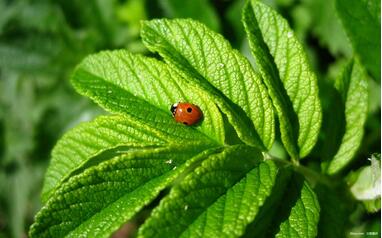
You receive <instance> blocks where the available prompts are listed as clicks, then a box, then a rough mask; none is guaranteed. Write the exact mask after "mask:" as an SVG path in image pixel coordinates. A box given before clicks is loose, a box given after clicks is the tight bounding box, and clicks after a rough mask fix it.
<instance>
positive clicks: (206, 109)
mask: <svg viewBox="0 0 382 238" xmlns="http://www.w3.org/2000/svg"><path fill="white" fill-rule="evenodd" d="M72 83H73V85H74V87H75V88H76V90H77V91H78V92H79V93H81V94H83V95H85V96H88V97H90V98H91V99H93V100H94V101H95V102H97V103H98V104H100V105H101V106H102V107H104V108H105V109H106V110H109V111H111V112H115V113H123V114H124V115H126V116H129V117H131V118H134V119H135V120H142V121H144V122H145V123H148V124H150V125H151V126H152V127H154V128H157V129H158V130H162V131H163V132H165V133H170V131H171V130H174V131H177V130H183V131H184V125H180V124H179V123H175V122H174V120H173V119H172V115H171V112H170V108H171V105H172V104H174V103H176V102H182V101H183V102H191V103H193V104H196V105H198V106H199V107H200V108H201V110H202V111H203V121H202V122H201V123H199V125H198V126H197V127H194V128H195V129H197V130H199V131H200V132H202V133H203V134H205V135H206V136H207V137H209V138H210V140H212V141H215V142H216V143H219V144H222V143H223V142H224V130H223V128H224V126H223V121H222V118H221V114H220V112H219V110H218V108H217V107H216V105H215V104H214V102H213V101H212V100H211V99H210V97H209V96H208V95H206V94H205V93H204V92H202V91H201V90H198V89H197V88H195V87H193V86H191V85H188V84H186V83H185V81H184V79H183V78H182V77H181V76H180V75H179V74H177V73H176V72H175V71H173V70H171V69H170V68H169V67H168V66H167V65H165V64H164V63H162V62H160V61H158V60H156V59H153V58H148V57H144V56H141V55H134V54H131V53H129V52H128V51H126V50H118V51H105V52H101V53H98V54H95V55H92V56H89V57H87V58H86V59H85V60H84V61H83V62H82V63H81V64H80V65H79V66H78V67H77V68H76V70H75V71H74V74H73V76H72ZM159 124H160V125H159ZM171 128H173V129H171ZM179 128H181V129H179ZM188 131H190V129H189V130H188ZM182 133H183V132H182ZM178 134H179V133H178Z"/></svg>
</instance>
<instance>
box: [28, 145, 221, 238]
mask: <svg viewBox="0 0 382 238" xmlns="http://www.w3.org/2000/svg"><path fill="white" fill-rule="evenodd" d="M203 147H205V145H201V144H197V143H189V144H183V146H182V147H179V146H167V147H162V148H154V149H150V150H145V151H135V152H130V153H122V154H120V155H115V156H114V157H113V158H111V159H109V160H107V161H104V162H101V163H100V164H98V165H97V166H93V167H91V168H89V169H87V170H85V171H84V172H82V173H80V174H78V175H75V176H72V177H71V178H70V179H69V180H68V181H67V182H65V183H63V184H62V185H61V186H60V188H59V189H58V190H57V191H56V192H55V194H54V196H52V197H51V198H50V199H49V200H48V202H47V203H46V204H45V206H44V207H43V208H42V209H41V211H40V212H39V213H38V214H37V215H36V222H35V224H34V225H33V226H32V227H31V230H30V236H31V237H80V236H82V237H109V235H110V233H111V232H113V231H115V230H116V229H117V228H118V227H120V226H121V225H122V224H123V223H124V222H126V221H127V220H128V219H130V218H131V217H132V216H133V215H134V214H136V213H137V212H138V211H139V210H140V209H141V208H142V207H143V206H144V205H146V204H147V203H149V202H150V201H151V200H152V199H154V198H155V197H156V196H157V195H158V193H159V192H160V191H161V190H162V189H163V188H164V187H165V186H167V185H168V184H170V183H171V182H173V180H174V179H175V178H176V177H177V176H178V175H179V174H181V173H182V172H184V170H185V169H186V168H188V167H189V166H190V165H192V164H193V163H194V162H197V161H198V160H201V159H203V158H205V157H206V156H208V155H209V154H211V153H217V152H218V151H219V150H209V151H205V152H203V153H201V154H199V155H198V156H195V155H197V154H198V153H199V151H200V150H201V148H203ZM194 156H195V157H194ZM192 157H194V158H193V159H191V158H192Z"/></svg>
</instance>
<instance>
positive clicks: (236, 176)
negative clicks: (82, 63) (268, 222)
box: [139, 146, 278, 237]
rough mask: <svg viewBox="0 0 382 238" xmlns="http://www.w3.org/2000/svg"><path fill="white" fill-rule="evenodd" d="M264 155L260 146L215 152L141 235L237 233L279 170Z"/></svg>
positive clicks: (166, 200) (255, 210) (251, 217)
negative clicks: (264, 159) (264, 158)
mask: <svg viewBox="0 0 382 238" xmlns="http://www.w3.org/2000/svg"><path fill="white" fill-rule="evenodd" d="M238 159H240V162H238ZM261 159H262V155H261V153H259V151H257V150H255V149H253V148H250V147H244V146H235V147H230V148H227V149H226V150H224V151H223V152H222V153H220V154H215V155H211V156H210V157H209V158H208V159H206V160H204V161H203V163H202V164H201V166H199V167H198V168H197V169H196V170H195V172H193V173H192V174H190V175H188V176H187V177H186V178H185V179H184V180H183V181H182V182H181V183H180V184H178V185H176V186H175V187H174V188H173V189H172V190H171V192H170V194H169V195H168V196H167V197H166V198H164V199H163V200H162V202H161V203H160V205H159V207H157V208H156V209H155V210H154V211H153V212H152V215H151V217H150V218H149V219H148V220H147V221H146V223H145V224H144V225H143V227H142V228H141V230H140V233H139V236H140V237H239V236H240V235H242V234H243V233H244V231H245V227H246V225H248V224H249V223H250V222H251V221H253V220H254V218H255V217H256V215H257V213H258V211H259V209H260V208H261V206H262V205H263V203H264V201H265V200H266V198H267V197H268V196H269V195H270V193H271V191H272V187H273V186H274V183H275V181H276V177H277V175H278V169H277V167H276V166H275V164H274V163H273V162H272V161H266V162H261Z"/></svg>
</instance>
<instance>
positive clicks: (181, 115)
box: [170, 102, 203, 126]
mask: <svg viewBox="0 0 382 238" xmlns="http://www.w3.org/2000/svg"><path fill="white" fill-rule="evenodd" d="M170 110H171V112H172V115H173V117H174V119H175V121H176V122H180V123H183V124H185V125H188V126H191V125H194V124H196V123H198V122H199V121H200V119H202V117H203V113H202V111H201V110H200V108H199V107H198V106H196V105H194V104H191V103H183V102H179V103H176V104H174V105H172V106H171V109H170Z"/></svg>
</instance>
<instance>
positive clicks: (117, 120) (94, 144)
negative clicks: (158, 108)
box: [42, 115, 210, 202]
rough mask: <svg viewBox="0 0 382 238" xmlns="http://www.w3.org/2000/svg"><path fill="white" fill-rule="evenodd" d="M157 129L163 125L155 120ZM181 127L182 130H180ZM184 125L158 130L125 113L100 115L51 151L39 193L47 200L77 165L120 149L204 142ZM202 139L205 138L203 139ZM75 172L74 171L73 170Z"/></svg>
mask: <svg viewBox="0 0 382 238" xmlns="http://www.w3.org/2000/svg"><path fill="white" fill-rule="evenodd" d="M157 125H158V128H160V127H163V128H164V127H165V126H167V125H166V124H165V123H160V122H158V124H157ZM182 129H183V130H182ZM187 129H188V128H186V127H184V126H183V128H174V129H168V128H167V130H168V131H167V133H166V132H164V130H158V129H155V128H153V127H150V126H148V125H147V124H145V123H144V122H137V121H134V120H131V119H129V118H127V117H125V116H118V115H116V116H102V117H98V118H97V119H96V120H95V121H93V122H88V123H83V124H81V125H80V126H77V127H76V128H74V129H72V130H71V131H69V132H68V133H67V134H65V135H64V136H63V138H62V139H61V140H60V141H59V142H58V144H57V145H56V146H55V148H54V149H53V152H52V159H51V164H50V166H49V168H48V170H47V172H46V175H45V182H44V187H43V192H42V199H43V201H44V202H45V201H47V199H48V198H49V196H50V195H51V194H52V193H53V192H54V190H55V189H57V187H59V186H60V185H61V183H62V182H63V181H64V180H66V179H67V178H68V177H70V176H71V175H73V173H74V172H75V171H76V170H79V169H80V168H82V169H83V168H86V167H90V166H92V165H94V164H96V163H98V162H100V161H102V160H107V159H109V158H111V157H112V156H114V155H115V153H118V151H123V152H124V153H127V152H129V151H136V150H145V149H150V148H155V147H161V146H164V145H167V144H169V143H173V144H175V143H179V142H181V141H187V142H190V141H191V142H192V141H200V142H201V141H204V143H206V144H209V143H210V142H209V141H208V140H203V135H202V134H200V133H198V132H197V131H195V130H187ZM204 139H206V138H204ZM77 173H78V172H77Z"/></svg>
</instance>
